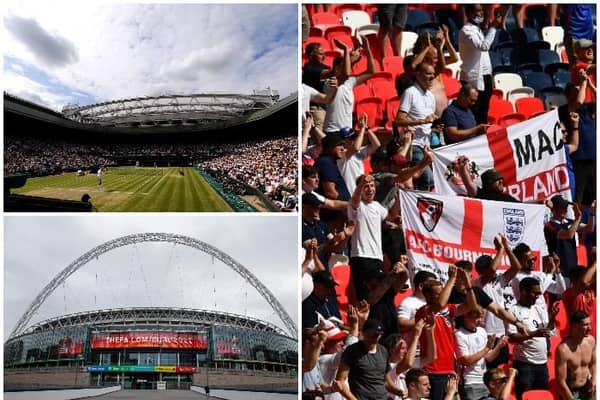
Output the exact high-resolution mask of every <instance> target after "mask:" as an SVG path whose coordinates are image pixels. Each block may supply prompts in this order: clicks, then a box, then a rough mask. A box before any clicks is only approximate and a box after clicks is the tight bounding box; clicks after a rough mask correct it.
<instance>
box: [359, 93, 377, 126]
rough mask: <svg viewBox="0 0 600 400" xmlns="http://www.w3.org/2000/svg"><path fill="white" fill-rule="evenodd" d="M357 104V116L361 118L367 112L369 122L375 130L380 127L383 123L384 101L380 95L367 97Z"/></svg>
mask: <svg viewBox="0 0 600 400" xmlns="http://www.w3.org/2000/svg"><path fill="white" fill-rule="evenodd" d="M355 104H356V116H357V118H360V117H361V116H362V115H363V114H364V113H366V114H367V124H368V125H369V127H370V128H371V129H373V130H376V129H378V128H380V127H381V126H382V125H383V124H382V122H383V101H382V100H381V99H380V98H378V97H366V98H364V99H361V100H359V101H357V102H355Z"/></svg>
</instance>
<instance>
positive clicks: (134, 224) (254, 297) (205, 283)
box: [4, 214, 298, 338]
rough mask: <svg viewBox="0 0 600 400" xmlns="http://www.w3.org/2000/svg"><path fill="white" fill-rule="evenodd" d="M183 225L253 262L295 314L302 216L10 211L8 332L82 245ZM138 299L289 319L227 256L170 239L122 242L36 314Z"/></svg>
mask: <svg viewBox="0 0 600 400" xmlns="http://www.w3.org/2000/svg"><path fill="white" fill-rule="evenodd" d="M144 232H166V233H177V234H181V235H185V236H190V237H192V238H195V239H198V240H200V241H203V242H206V243H208V244H211V245H213V246H215V247H216V248H218V249H220V250H221V251H223V252H224V253H226V254H228V255H230V256H231V257H232V258H234V259H235V260H237V261H238V262H239V263H241V264H242V265H244V266H245V267H246V268H247V269H248V270H250V271H251V272H252V273H253V274H254V275H255V276H256V277H257V278H258V279H259V280H260V281H261V282H262V283H263V284H264V285H265V286H267V288H269V289H270V291H271V292H272V293H273V294H274V295H275V297H276V298H277V299H278V300H279V301H280V303H281V304H282V305H283V306H284V308H285V310H286V311H287V312H288V314H289V315H290V317H291V318H292V319H293V320H294V321H297V316H298V305H297V304H298V303H297V298H298V291H297V287H298V286H297V281H298V279H297V276H296V275H297V271H298V267H297V264H298V260H297V243H298V240H297V218H296V217H293V216H292V217H288V216H282V217H278V216H258V217H254V216H243V217H240V216H238V215H231V216H227V215H219V216H211V215H200V216H192V215H181V216H180V215H152V216H146V215H139V216H138V215H131V214H128V215H125V214H121V215H112V214H111V215H107V214H102V215H100V214H98V215H89V216H83V215H81V216H79V215H78V216H76V217H73V216H18V217H14V216H6V217H5V218H4V337H5V338H6V337H8V335H9V334H10V332H11V331H12V329H13V328H14V326H15V324H16V322H17V321H18V320H19V318H20V317H21V315H22V314H23V313H24V312H25V311H26V310H27V309H28V307H29V305H30V303H31V302H32V301H33V299H34V298H35V297H36V296H37V294H38V293H39V292H40V291H41V290H42V288H43V287H44V286H46V285H47V284H48V283H49V282H50V281H51V280H52V279H53V278H54V276H56V275H57V274H58V273H59V272H60V271H62V270H63V269H64V268H65V267H67V266H68V265H69V264H70V263H71V262H73V261H74V260H75V259H77V258H78V257H79V256H81V255H82V254H84V253H85V252H87V251H89V250H91V249H93V248H95V247H96V246H98V245H100V244H103V243H105V242H107V241H109V240H112V239H116V238H118V237H121V236H125V235H129V234H133V233H144ZM127 306H129V307H133V306H154V307H157V306H171V307H182V308H195V309H217V310H220V311H226V312H231V313H234V314H238V315H247V316H249V317H254V318H259V319H262V320H266V321H268V322H271V323H273V324H275V325H277V326H279V327H281V328H284V325H283V323H282V322H281V320H280V319H279V317H278V316H277V314H275V312H274V311H273V310H272V308H271V307H270V306H269V304H268V303H267V302H266V300H264V299H263V298H262V297H261V296H260V295H259V294H258V293H257V292H256V290H255V289H254V288H253V287H252V286H251V285H249V284H247V283H246V282H245V280H243V279H242V278H241V277H240V276H239V275H238V274H236V273H235V272H233V271H232V270H231V269H230V268H229V267H228V266H227V265H226V264H223V263H221V262H220V261H219V260H214V261H213V260H212V258H211V257H210V256H208V255H206V254H204V253H203V252H201V251H199V250H195V249H192V248H189V247H186V246H183V245H173V244H168V243H140V244H136V245H131V246H124V247H122V248H119V249H115V250H112V251H109V252H107V253H105V254H104V255H102V256H100V257H99V258H98V259H97V260H92V261H90V262H89V263H88V264H85V265H84V266H82V267H81V268H80V269H79V270H78V271H76V272H74V273H73V274H72V275H71V276H70V277H69V278H67V279H66V280H65V282H64V283H63V284H61V285H59V287H57V289H56V290H55V291H54V292H53V293H52V294H51V295H50V296H49V297H48V298H47V300H46V301H45V302H44V304H43V305H42V307H41V308H40V309H39V311H38V313H37V314H36V315H34V317H33V319H32V320H31V321H30V324H31V323H34V322H39V321H43V320H46V319H48V318H52V317H55V316H59V315H64V314H65V313H67V314H70V313H75V312H80V311H85V310H97V309H105V308H117V307H127Z"/></svg>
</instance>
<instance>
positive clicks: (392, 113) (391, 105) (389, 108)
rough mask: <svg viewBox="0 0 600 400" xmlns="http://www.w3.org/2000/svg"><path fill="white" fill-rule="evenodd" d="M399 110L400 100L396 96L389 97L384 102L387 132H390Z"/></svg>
mask: <svg viewBox="0 0 600 400" xmlns="http://www.w3.org/2000/svg"><path fill="white" fill-rule="evenodd" d="M399 108H400V98H399V97H398V96H393V97H390V98H388V99H387V100H386V102H385V115H386V117H387V118H386V119H387V121H386V123H385V128H386V129H387V130H392V124H393V122H394V121H395V120H396V114H397V113H398V109H399Z"/></svg>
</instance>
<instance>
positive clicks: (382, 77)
mask: <svg viewBox="0 0 600 400" xmlns="http://www.w3.org/2000/svg"><path fill="white" fill-rule="evenodd" d="M393 81H394V77H393V76H392V74H391V73H389V72H385V71H378V72H376V73H374V74H373V76H372V77H370V78H369V82H371V83H374V82H393Z"/></svg>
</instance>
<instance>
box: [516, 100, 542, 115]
mask: <svg viewBox="0 0 600 400" xmlns="http://www.w3.org/2000/svg"><path fill="white" fill-rule="evenodd" d="M515 107H516V109H517V112H519V113H521V114H523V115H525V117H527V119H529V118H531V117H532V116H533V115H534V114H536V113H539V112H542V113H543V112H545V110H544V102H543V101H542V100H540V99H538V98H537V97H523V98H520V99H517V101H515Z"/></svg>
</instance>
